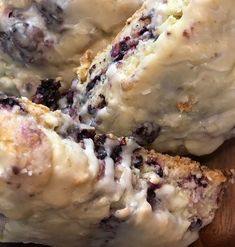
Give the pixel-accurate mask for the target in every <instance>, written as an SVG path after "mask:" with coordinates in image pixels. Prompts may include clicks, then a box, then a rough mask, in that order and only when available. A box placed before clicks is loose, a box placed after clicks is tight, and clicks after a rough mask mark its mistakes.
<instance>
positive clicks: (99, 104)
mask: <svg viewBox="0 0 235 247" xmlns="http://www.w3.org/2000/svg"><path fill="white" fill-rule="evenodd" d="M99 98H100V102H99V103H98V105H97V108H98V109H103V108H104V107H105V106H106V105H107V102H106V99H105V96H104V95H103V94H100V95H99Z"/></svg>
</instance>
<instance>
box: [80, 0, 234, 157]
mask: <svg viewBox="0 0 235 247" xmlns="http://www.w3.org/2000/svg"><path fill="white" fill-rule="evenodd" d="M234 16H235V1H234V0H224V1H222V0H168V1H165V0H148V1H146V2H145V4H144V5H143V7H142V8H141V9H140V10H139V11H137V12H136V14H134V16H133V17H132V18H131V19H129V20H128V21H127V23H126V26H125V27H124V29H123V30H122V31H121V32H120V34H119V35H118V36H117V37H116V38H115V39H114V41H113V42H112V44H111V45H109V46H108V47H107V49H106V50H105V51H104V52H102V53H100V54H99V55H97V57H96V58H95V59H94V60H93V61H92V63H91V65H90V67H89V69H88V70H86V69H84V68H83V67H80V68H79V70H78V74H82V75H84V74H85V77H84V76H83V77H81V78H80V84H79V90H80V92H81V94H82V96H81V99H80V111H81V117H82V119H83V121H84V122H86V123H90V124H92V125H93V126H96V128H97V129H98V130H99V131H100V132H103V133H105V132H107V131H109V132H113V133H114V134H116V135H119V136H123V135H124V136H127V135H133V136H135V137H136V140H137V141H138V142H139V143H140V144H141V145H146V146H151V147H154V148H157V150H159V151H177V152H180V151H181V152H186V151H187V152H190V153H193V154H196V155H202V154H207V153H211V152H212V151H214V150H215V149H216V148H217V147H218V146H219V145H221V144H222V143H223V142H224V140H225V139H227V138H229V137H231V136H233V134H234V126H235V101H234V100H235V96H234V95H235V71H234V64H235V54H234V52H233V51H234V50H235V22H234ZM86 66H87V64H86ZM100 102H105V104H104V103H102V104H101V103H100Z"/></svg>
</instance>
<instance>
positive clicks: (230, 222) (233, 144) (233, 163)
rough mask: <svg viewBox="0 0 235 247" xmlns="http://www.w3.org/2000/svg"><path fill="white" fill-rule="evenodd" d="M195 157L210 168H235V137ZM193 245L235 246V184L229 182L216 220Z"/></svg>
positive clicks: (209, 246) (206, 246) (194, 246)
mask: <svg viewBox="0 0 235 247" xmlns="http://www.w3.org/2000/svg"><path fill="white" fill-rule="evenodd" d="M193 158H194V159H197V160H198V161H200V162H201V163H202V164H205V165H208V166H209V167H210V168H221V169H225V168H232V169H235V139H232V140H229V141H227V142H226V143H225V144H224V145H223V146H222V147H220V148H219V149H218V150H217V151H216V152H215V153H213V154H211V155H208V156H205V157H201V158H195V157H193ZM192 247H235V184H229V186H228V188H227V190H226V192H225V195H224V200H223V202H222V205H221V208H220V209H219V210H218V212H217V215H216V217H215V220H214V222H213V223H212V224H210V225H209V226H208V227H206V228H205V229H204V230H202V231H201V234H200V239H199V240H198V242H197V243H195V244H194V245H192Z"/></svg>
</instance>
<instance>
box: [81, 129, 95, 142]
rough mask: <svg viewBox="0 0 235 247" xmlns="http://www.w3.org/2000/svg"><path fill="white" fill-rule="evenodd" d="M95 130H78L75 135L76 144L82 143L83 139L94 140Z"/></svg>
mask: <svg viewBox="0 0 235 247" xmlns="http://www.w3.org/2000/svg"><path fill="white" fill-rule="evenodd" d="M94 137H95V130H93V129H83V130H79V131H78V133H77V142H80V141H82V140H83V139H92V140H94Z"/></svg>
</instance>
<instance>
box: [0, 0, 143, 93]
mask: <svg viewBox="0 0 235 247" xmlns="http://www.w3.org/2000/svg"><path fill="white" fill-rule="evenodd" d="M140 1H141V0H129V1H125V0H118V1H117V0H109V1H107V0H66V1H64V0H17V1H13V0H1V1H0V90H1V91H3V92H5V93H10V94H21V95H24V96H30V95H32V93H33V92H34V90H35V85H37V83H38V82H39V81H40V79H41V78H48V77H49V78H55V77H63V78H64V81H65V82H66V83H67V84H69V82H70V79H71V78H72V77H73V76H74V75H73V68H74V67H77V66H78V65H79V58H80V56H81V54H82V53H83V52H84V51H85V50H86V49H88V48H91V49H93V50H94V52H96V51H97V49H99V48H100V47H104V45H105V44H106V42H107V41H108V40H109V39H110V37H111V36H113V34H116V33H117V31H116V30H119V29H120V27H121V26H123V24H124V23H125V21H126V19H127V18H129V17H130V16H131V15H132V14H133V13H134V11H135V10H136V9H137V8H138V7H139V5H140Z"/></svg>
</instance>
